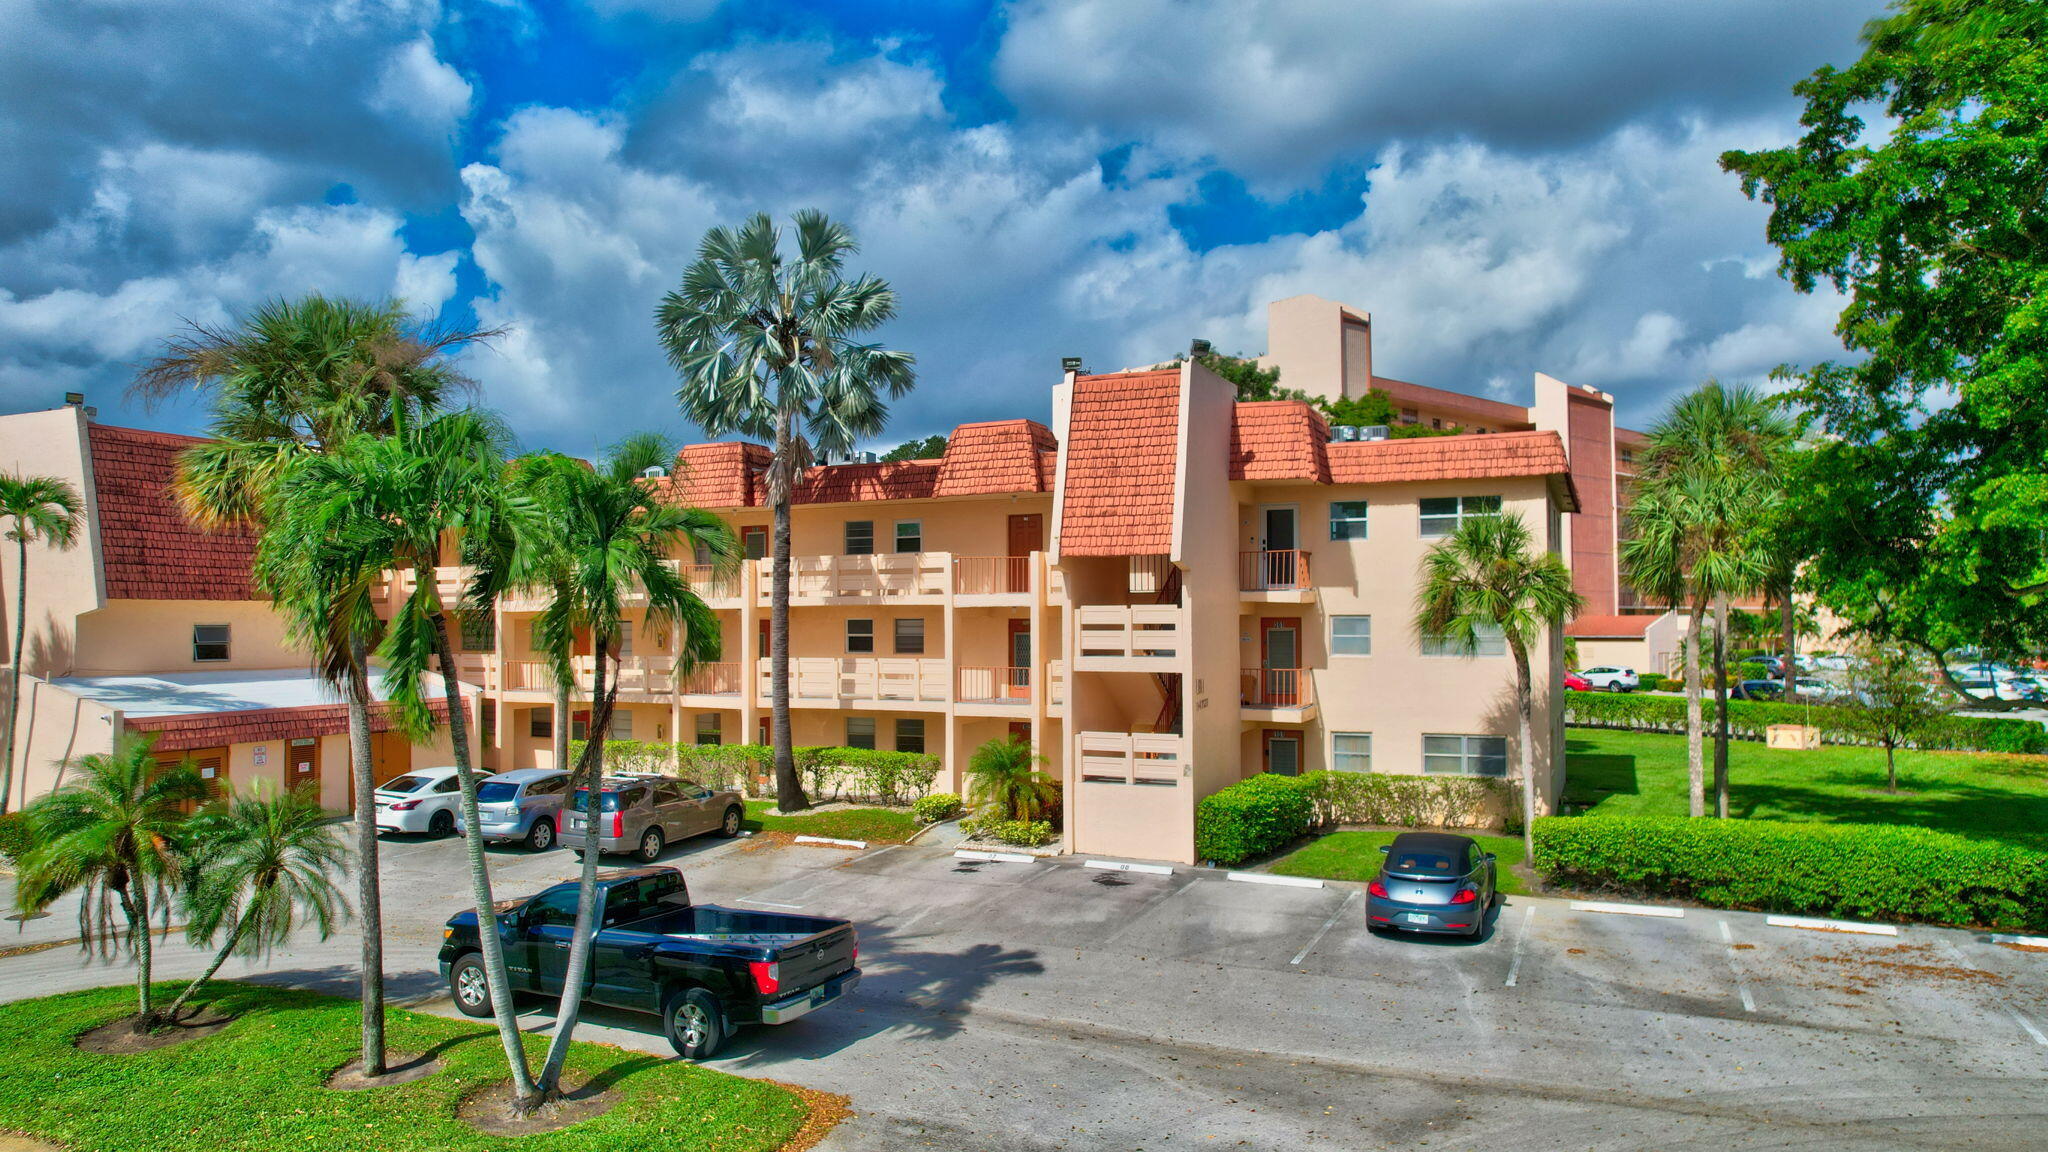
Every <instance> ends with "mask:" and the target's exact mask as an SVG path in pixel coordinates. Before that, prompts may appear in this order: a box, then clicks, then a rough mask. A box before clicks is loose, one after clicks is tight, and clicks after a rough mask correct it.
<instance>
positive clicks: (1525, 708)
mask: <svg viewBox="0 0 2048 1152" xmlns="http://www.w3.org/2000/svg"><path fill="white" fill-rule="evenodd" d="M1510 643H1511V646H1512V647H1513V649H1514V653H1515V738H1516V739H1517V740H1519V741H1520V742H1521V745H1522V757H1521V759H1522V851H1523V859H1525V860H1527V861H1528V862H1529V865H1530V866H1531V867H1534V866H1535V864H1536V723H1535V720H1534V718H1533V713H1534V710H1535V704H1534V702H1533V701H1532V700H1531V699H1530V690H1529V652H1528V649H1526V648H1524V647H1522V645H1521V643H1520V642H1519V641H1511V642H1510ZM1552 755H1555V750H1553V751H1552ZM1480 914H1481V915H1482V916H1483V915H1485V911H1484V910H1483V909H1482V910H1481V912H1480Z"/></svg>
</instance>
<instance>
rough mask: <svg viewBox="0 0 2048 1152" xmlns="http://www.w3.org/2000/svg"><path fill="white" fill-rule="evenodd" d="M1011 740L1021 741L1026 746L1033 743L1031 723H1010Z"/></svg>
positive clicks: (1013, 721) (1014, 721)
mask: <svg viewBox="0 0 2048 1152" xmlns="http://www.w3.org/2000/svg"><path fill="white" fill-rule="evenodd" d="M1010 739H1011V740H1013V741H1017V740H1021V741H1023V742H1024V743H1026V744H1029V743H1031V721H1029V720H1012V721H1010Z"/></svg>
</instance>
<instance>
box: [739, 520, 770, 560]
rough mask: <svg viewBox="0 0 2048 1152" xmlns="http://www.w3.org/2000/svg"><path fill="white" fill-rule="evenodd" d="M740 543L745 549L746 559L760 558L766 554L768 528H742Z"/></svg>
mask: <svg viewBox="0 0 2048 1152" xmlns="http://www.w3.org/2000/svg"><path fill="white" fill-rule="evenodd" d="M740 544H741V545H742V546H744V547H745V548H746V550H747V559H749V560H759V559H762V558H764V557H766V556H767V555H768V530H767V529H766V528H759V527H756V528H742V529H740Z"/></svg>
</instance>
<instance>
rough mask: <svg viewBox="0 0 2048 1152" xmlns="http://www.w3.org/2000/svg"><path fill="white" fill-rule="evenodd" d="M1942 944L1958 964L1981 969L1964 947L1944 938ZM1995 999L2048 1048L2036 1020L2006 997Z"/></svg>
mask: <svg viewBox="0 0 2048 1152" xmlns="http://www.w3.org/2000/svg"><path fill="white" fill-rule="evenodd" d="M1941 946H1942V947H1943V948H1946V949H1948V954H1949V955H1951V956H1953V957H1955V959H1956V963H1957V964H1960V965H1962V966H1963V967H1965V968H1968V969H1969V970H1971V971H1972V972H1975V971H1979V969H1978V967H1977V966H1976V965H1975V964H1972V963H1970V958H1969V957H1968V956H1965V955H1963V950H1962V949H1960V948H1958V947H1956V946H1955V945H1954V944H1951V943H1949V942H1948V941H1946V940H1943V941H1942V942H1941ZM1995 999H1996V1000H1997V1001H1998V1006H1999V1007H2000V1008H2003V1009H2005V1014H2006V1015H2007V1016H2010V1017H2012V1022H2013V1023H2015V1024H2017V1025H2019V1026H2020V1027H2021V1028H2022V1029H2024V1030H2025V1031H2026V1033H2027V1035H2029V1036H2032V1037H2033V1038H2034V1043H2036V1044H2039V1045H2041V1046H2042V1047H2043V1048H2048V1035H2043V1034H2042V1032H2041V1030H2040V1029H2039V1028H2036V1027H2035V1026H2034V1022H2033V1021H2032V1020H2029V1019H2027V1018H2026V1017H2025V1016H2024V1015H2022V1014H2021V1012H2020V1010H2019V1009H2017V1008H2015V1007H2013V1006H2012V1005H2011V1004H2010V1003H2009V1002H2007V1001H2006V999H2005V998H2004V997H2002V996H2001V997H1995Z"/></svg>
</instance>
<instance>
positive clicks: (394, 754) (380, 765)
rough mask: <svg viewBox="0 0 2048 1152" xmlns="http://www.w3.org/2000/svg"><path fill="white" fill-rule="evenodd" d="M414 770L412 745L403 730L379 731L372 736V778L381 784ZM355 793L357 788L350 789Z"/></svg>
mask: <svg viewBox="0 0 2048 1152" xmlns="http://www.w3.org/2000/svg"><path fill="white" fill-rule="evenodd" d="M411 770H412V745H411V744H409V743H407V742H406V739H405V734H404V733H402V732H379V733H377V734H375V735H373V736H371V737H370V778H371V779H372V780H374V781H376V782H377V783H379V784H382V783H384V782H385V781H386V780H389V779H391V778H392V777H394V776H402V775H404V774H405V773H406V772H409V771H411ZM349 791H350V792H351V793H353V792H354V791H355V790H354V789H353V788H351V789H350V790H349Z"/></svg>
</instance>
